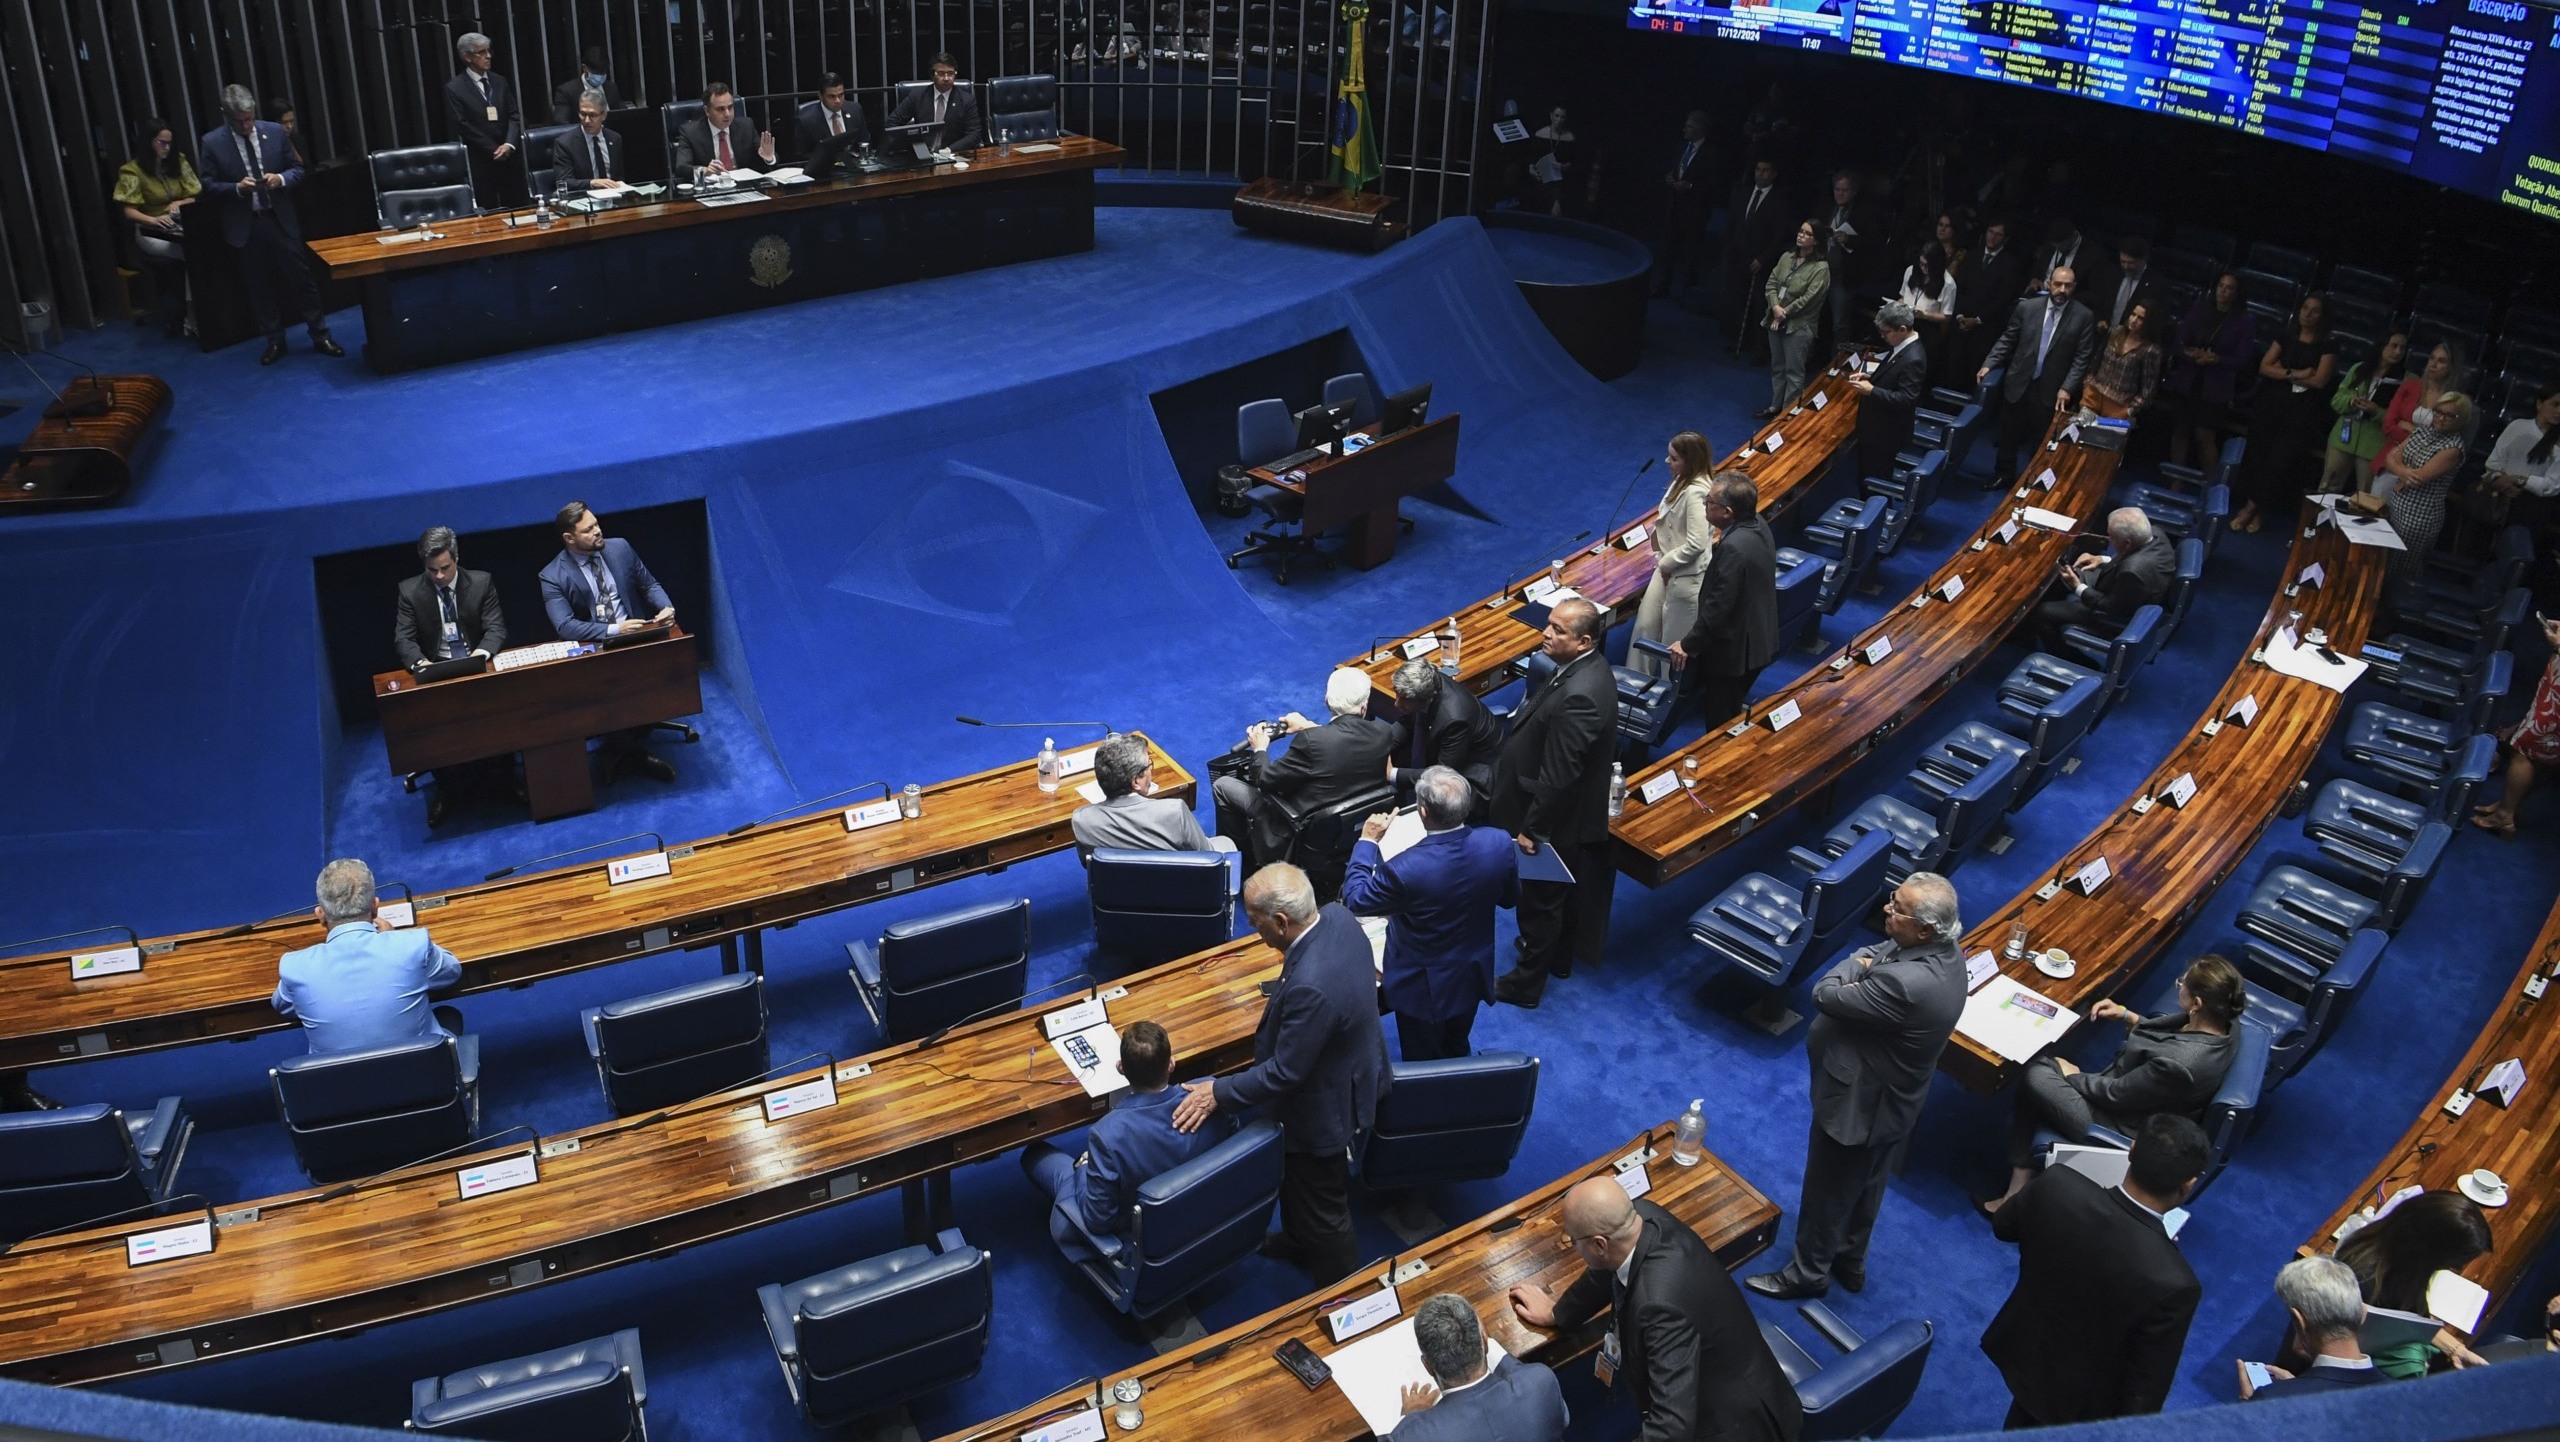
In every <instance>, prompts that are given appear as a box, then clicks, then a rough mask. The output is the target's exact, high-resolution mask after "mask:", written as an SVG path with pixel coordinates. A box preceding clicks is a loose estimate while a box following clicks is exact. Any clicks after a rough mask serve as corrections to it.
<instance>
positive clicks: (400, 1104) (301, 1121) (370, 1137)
mask: <svg viewBox="0 0 2560 1442" xmlns="http://www.w3.org/2000/svg"><path fill="white" fill-rule="evenodd" d="M267 1080H268V1083H269V1084H270V1085H271V1086H272V1087H273V1088H274V1089H275V1094H276V1110H277V1111H278V1112H280V1113H282V1114H283V1116H284V1129H285V1134H286V1135H288V1136H290V1137H292V1138H293V1155H294V1159H295V1160H296V1161H299V1162H300V1163H302V1170H303V1173H304V1175H306V1176H308V1177H310V1178H311V1180H313V1181H315V1182H342V1181H345V1180H347V1179H349V1178H351V1177H365V1176H371V1175H373V1174H374V1173H375V1172H384V1171H390V1170H392V1169H393V1168H395V1167H403V1166H407V1165H408V1164H409V1163H411V1162H414V1161H418V1160H420V1159H422V1158H425V1157H430V1156H433V1155H435V1154H436V1153H438V1152H441V1151H446V1150H449V1149H451V1148H454V1147H458V1146H461V1145H463V1144H464V1143H465V1142H468V1141H470V1140H471V1139H472V1138H473V1137H474V1136H477V1135H479V1132H480V1038H478V1037H476V1036H460V1037H453V1036H428V1037H420V1038H418V1039H417V1040H415V1041H404V1042H398V1043H395V1044H394V1045H391V1046H378V1047H370V1048H367V1049H365V1050H363V1051H341V1052H329V1053H326V1054H324V1055H319V1056H308V1055H306V1056H296V1057H287V1058H285V1059H284V1060H283V1061H280V1062H278V1063H276V1064H275V1065H274V1066H272V1067H269V1068H268V1069H267Z"/></svg>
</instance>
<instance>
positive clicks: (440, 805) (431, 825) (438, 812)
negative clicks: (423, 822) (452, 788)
mask: <svg viewBox="0 0 2560 1442" xmlns="http://www.w3.org/2000/svg"><path fill="white" fill-rule="evenodd" d="M452 811H453V798H452V797H450V796H447V795H445V794H444V788H443V787H441V786H439V787H437V788H436V789H435V791H434V793H433V794H432V795H430V796H428V797H427V829H428V830H429V831H433V830H435V829H436V828H437V827H439V826H442V825H444V819H445V817H446V816H447V815H449V814H450V813H451V812H452Z"/></svg>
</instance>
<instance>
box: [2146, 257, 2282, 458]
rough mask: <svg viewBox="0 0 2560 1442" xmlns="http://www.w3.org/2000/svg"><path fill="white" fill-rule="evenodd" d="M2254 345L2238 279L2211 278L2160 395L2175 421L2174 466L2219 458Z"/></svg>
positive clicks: (2182, 329)
mask: <svg viewBox="0 0 2560 1442" xmlns="http://www.w3.org/2000/svg"><path fill="white" fill-rule="evenodd" d="M2257 342H2258V329H2257V324H2256V322H2255V321H2254V320H2252V319H2251V317H2250V315H2249V307H2248V306H2246V305H2244V304H2242V303H2241V299H2240V277H2239V276H2238V275H2237V274H2236V273H2234V272H2232V271H2227V270H2226V271H2224V272H2223V273H2222V274H2221V275H2219V276H2217V277H2215V279H2214V282H2213V289H2211V290H2208V291H2206V292H2205V293H2204V294H2202V295H2199V296H2197V297H2196V303H2195V305H2194V307H2193V308H2191V309H2189V310H2188V312H2187V317H2186V319H2184V320H2182V321H2180V322H2178V335H2177V340H2176V342H2175V343H2174V344H2173V345H2172V346H2171V347H2170V353H2169V377H2168V379H2167V380H2166V381H2165V382H2163V383H2162V385H2161V387H2160V393H2161V394H2162V395H2163V396H2165V397H2167V398H2168V402H2169V406H2170V411H2171V414H2172V415H2174V416H2175V417H2176V418H2177V429H2175V430H2173V431H2171V432H2170V433H2169V459H2170V460H2171V461H2172V462H2173V463H2175V464H2177V465H2181V466H2184V465H2197V466H2211V465H2212V464H2213V462H2214V458H2215V457H2216V456H2218V455H2220V454H2221V453H2222V433H2223V432H2224V431H2227V430H2229V429H2231V423H2232V420H2233V418H2234V413H2233V409H2232V407H2233V403H2234V402H2235V401H2236V400H2237V398H2238V396H2239V390H2240V373H2241V370H2242V368H2244V367H2245V366H2247V365H2248V364H2249V359H2250V357H2251V356H2254V355H2255V354H2257V350H2258V343H2257Z"/></svg>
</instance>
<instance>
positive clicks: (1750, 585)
mask: <svg viewBox="0 0 2560 1442" xmlns="http://www.w3.org/2000/svg"><path fill="white" fill-rule="evenodd" d="M1680 649H1681V650H1683V651H1685V652H1687V653H1688V655H1689V664H1690V665H1692V666H1696V667H1699V668H1701V670H1702V671H1703V672H1704V674H1706V675H1709V676H1749V675H1754V674H1757V673H1758V672H1759V670H1760V668H1761V667H1763V666H1766V665H1768V664H1769V659H1770V658H1771V657H1773V656H1775V655H1777V654H1778V543H1777V541H1776V540H1775V539H1774V538H1772V537H1771V536H1770V534H1769V522H1768V520H1767V519H1766V518H1764V517H1761V516H1753V517H1752V518H1751V519H1750V520H1747V521H1740V522H1737V523H1735V524H1734V525H1733V526H1731V527H1730V528H1728V529H1727V530H1726V531H1725V533H1724V534H1723V535H1721V536H1718V537H1717V538H1716V546H1715V549H1714V550H1713V551H1711V552H1709V553H1708V555H1707V571H1706V574H1705V575H1704V576H1702V577H1701V578H1699V581H1698V619H1697V621H1696V623H1695V624H1693V625H1692V626H1691V627H1690V628H1689V634H1688V635H1687V636H1686V637H1684V638H1683V639H1682V640H1681V642H1680Z"/></svg>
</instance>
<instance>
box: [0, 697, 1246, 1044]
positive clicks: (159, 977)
mask: <svg viewBox="0 0 2560 1442" xmlns="http://www.w3.org/2000/svg"><path fill="white" fill-rule="evenodd" d="M1150 750H1151V751H1152V753H1153V755H1154V758H1155V765H1156V775H1157V776H1158V777H1159V778H1162V779H1163V783H1164V794H1166V795H1169V796H1179V797H1182V798H1183V799H1185V800H1186V801H1187V800H1189V799H1191V798H1192V796H1193V794H1194V792H1195V789H1196V784H1195V783H1194V782H1193V781H1192V779H1191V777H1190V775H1189V774H1188V773H1187V772H1185V771H1184V770H1183V769H1182V767H1181V766H1180V764H1178V763H1177V762H1175V761H1174V759H1173V758H1172V757H1170V756H1167V755H1166V754H1164V753H1163V752H1162V751H1155V750H1153V748H1152V747H1151V748H1150ZM1035 769H1036V767H1035V763H1034V762H1032V761H1030V760H1023V761H1019V762H1016V763H1014V764H1012V765H1010V766H1002V767H998V768H996V769H995V770H992V771H981V772H979V773H977V774H976V775H974V776H963V777H961V778H959V779H958V780H954V781H944V782H940V783H938V784H935V785H930V786H927V787H926V788H925V789H924V814H923V815H922V816H920V817H918V818H916V819H915V820H913V821H899V822H894V823H892V824H890V825H886V826H877V827H873V828H870V829H869V830H865V831H856V832H850V833H849V832H847V831H846V830H845V829H844V821H843V819H842V818H843V813H842V812H841V811H838V810H832V809H831V810H825V811H821V812H819V813H817V814H816V815H813V816H804V817H800V818H798V819H795V820H790V821H782V822H777V823H775V824H773V825H771V826H766V827H761V828H758V829H755V830H752V831H748V832H746V833H744V834H742V835H737V836H715V837H710V838H707V839H705V840H702V841H698V842H695V843H694V844H693V845H692V846H691V847H677V848H674V850H673V851H671V852H670V855H671V856H672V857H674V868H673V870H672V871H671V872H670V874H668V875H666V876H662V877H655V878H652V879H650V880H647V881H635V882H630V883H627V884H625V885H622V886H613V885H611V884H609V883H608V882H607V881H606V880H605V867H604V861H603V859H601V858H598V859H595V860H591V861H588V862H586V863H584V864H582V865H578V866H573V867H568V868H564V869H561V870H557V871H550V872H543V873H540V874H535V875H527V876H518V877H514V878H511V879H508V880H504V881H499V882H494V883H485V884H482V885H477V886H466V887H462V888H459V889H457V890H454V891H449V892H442V893H436V894H422V895H420V896H418V898H417V901H416V904H417V908H418V911H417V915H418V920H419V922H420V924H422V925H424V926H426V927H427V928H428V929H429V930H430V931H431V932H432V933H433V934H434V936H435V939H436V940H437V942H438V943H440V944H442V945H443V946H445V947H446V948H448V949H449V950H451V951H452V952H453V953H454V954H455V955H457V956H459V957H461V958H462V984H461V986H460V988H459V990H460V991H462V992H474V991H486V990H489V989H491V988H494V987H501V986H515V985H520V984H522V983H524V982H528V981H538V980H541V979H543V978H545V977H552V976H560V975H564V974H566V973H569V972H573V971H583V970H585V969H587V968H589V967H595V966H603V965H606V964H607V963H610V962H615V961H620V960H623V959H625V958H627V957H634V956H646V955H649V954H652V953H655V952H661V951H666V950H669V949H671V948H678V947H683V948H694V947H703V946H709V945H712V944H714V943H718V944H720V945H721V946H722V948H723V950H724V951H725V952H728V953H729V959H730V962H731V965H732V966H733V967H734V966H735V965H736V956H735V953H736V949H737V948H738V946H739V944H740V941H741V940H743V942H744V950H745V952H746V957H747V964H749V965H760V964H761V961H762V957H763V945H762V935H763V931H764V929H765V928H768V927H780V926H789V925H791V924H793V923H795V922H800V921H805V920H807V919H809V918H810V917H813V916H821V915H824V914H826V913H828V912H831V911H838V910H842V909H843V908H845V907H849V906H857V905H860V904H861V903H863V902H866V901H873V900H877V899H878V898H880V897H883V896H890V895H894V894H897V893H900V892H904V891H909V890H913V889H915V888H917V887H923V886H935V885H939V884H941V883H943V882H946V881H951V880H955V879H957V878H959V877H963V876H977V875H982V874H984V873H986V872H990V871H1000V870H1002V869H1004V868H1005V867H1007V866H1010V865H1013V864H1014V863H1016V862H1021V861H1028V860H1030V859H1031V858H1033V857H1037V856H1046V855H1048V854H1049V853H1051V852H1053V851H1063V850H1066V849H1067V848H1068V847H1070V846H1072V845H1074V842H1075V838H1074V835H1073V833H1072V832H1071V831H1070V829H1069V826H1068V818H1069V817H1070V816H1072V815H1073V814H1074V813H1075V810H1076V808H1077V807H1079V806H1081V805H1083V804H1084V803H1083V800H1082V799H1081V798H1080V797H1078V796H1077V795H1076V794H1075V790H1074V788H1073V787H1072V786H1067V787H1061V788H1060V789H1059V790H1058V791H1056V792H1055V793H1043V792H1042V791H1041V790H1040V788H1039V785H1038V782H1037V779H1036V777H1035V776H1034V774H1033V773H1034V771H1035ZM394 890H395V887H394V884H393V883H392V882H390V881H386V882H385V883H384V884H383V892H384V897H385V899H386V900H389V899H395V898H394V897H393V892H394ZM320 940H321V928H320V925H319V923H318V922H317V921H315V920H313V919H312V917H311V915H310V913H309V912H308V911H298V912H295V913H292V914H290V915H288V916H286V917H283V918H281V919H279V920H276V921H272V922H264V923H253V924H251V925H248V926H236V927H229V928H225V929H221V930H209V931H197V932H189V933H186V934H183V935H178V936H169V937H161V938H157V939H154V940H151V941H148V942H145V943H143V945H144V948H145V956H144V961H143V969H142V970H141V971H140V972H137V973H131V974H127V975H123V976H108V977H98V978H94V979H91V980H87V981H78V982H75V981H73V980H71V966H70V957H71V953H69V952H52V953H47V954H42V955H36V956H22V957H12V958H9V959H8V960H6V961H0V1070H6V1069H16V1068H22V1067H32V1066H42V1065H44V1064H46V1063H48V1062H58V1061H70V1060H77V1059H80V1058H83V1057H91V1056H102V1055H105V1054H108V1053H110V1052H126V1051H147V1050H154V1049H157V1048H161V1047H171V1046H184V1045H186V1044H188V1043H191V1042H198V1041H211V1040H218V1039H236V1038H240V1037H245V1036H251V1035H255V1034H256V1033H259V1032H267V1031H277V1030H282V1029H284V1028H287V1027H290V1026H292V1025H294V1023H292V1022H290V1021H287V1020H286V1019H285V1018H283V1017H280V1016H278V1015H277V1014H276V1012H275V1009H274V1008H273V1007H271V1006H269V1005H268V1002H267V998H268V996H269V995H270V994H271V993H272V992H273V991H274V990H275V984H276V959H277V957H278V956H280V955H281V954H283V953H284V952H286V951H289V950H292V949H294V948H297V947H304V946H315V945H317V944H319V942H320ZM109 944H112V943H111V942H110V941H108V940H106V939H104V938H101V939H99V940H96V941H93V942H91V943H90V947H95V946H103V945H109ZM82 949H83V950H86V949H89V948H88V947H84V948H82Z"/></svg>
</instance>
